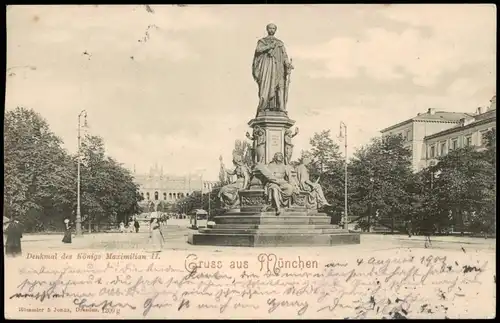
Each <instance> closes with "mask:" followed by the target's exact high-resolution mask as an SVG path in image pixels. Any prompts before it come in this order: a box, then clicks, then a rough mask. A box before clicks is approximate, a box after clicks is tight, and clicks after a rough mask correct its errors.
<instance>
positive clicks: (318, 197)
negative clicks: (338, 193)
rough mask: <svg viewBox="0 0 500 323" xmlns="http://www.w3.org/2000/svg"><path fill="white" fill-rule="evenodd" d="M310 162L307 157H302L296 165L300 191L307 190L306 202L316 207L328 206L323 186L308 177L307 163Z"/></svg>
mask: <svg viewBox="0 0 500 323" xmlns="http://www.w3.org/2000/svg"><path fill="white" fill-rule="evenodd" d="M310 163H311V159H310V158H309V157H304V158H303V159H302V162H301V163H300V165H299V166H297V180H298V183H299V187H300V190H301V191H305V192H309V197H308V204H310V205H311V204H312V205H315V206H316V207H317V208H318V209H319V208H321V207H323V206H329V205H330V204H329V203H328V202H327V200H326V198H325V194H324V193H323V188H322V187H321V185H320V184H319V183H317V182H316V183H315V182H312V181H311V180H310V178H309V170H308V169H307V165H309V164H310Z"/></svg>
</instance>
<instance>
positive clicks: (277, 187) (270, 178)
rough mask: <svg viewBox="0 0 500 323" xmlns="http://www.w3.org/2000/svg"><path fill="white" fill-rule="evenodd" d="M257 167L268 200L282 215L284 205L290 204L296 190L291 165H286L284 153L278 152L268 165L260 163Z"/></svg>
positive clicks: (277, 213)
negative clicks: (292, 181)
mask: <svg viewBox="0 0 500 323" xmlns="http://www.w3.org/2000/svg"><path fill="white" fill-rule="evenodd" d="M255 167H256V170H257V171H258V172H259V173H260V175H261V177H262V178H263V183H264V190H265V194H266V196H267V198H268V201H269V202H270V203H271V206H273V207H275V208H276V215H280V214H281V209H282V207H284V206H286V205H287V204H288V202H289V200H290V198H291V197H292V194H293V193H294V192H295V191H296V187H295V186H294V185H292V184H291V182H290V180H291V169H290V166H288V165H285V163H284V157H283V154H282V153H279V152H278V153H276V154H274V157H273V160H272V161H271V162H270V163H269V164H268V165H263V164H260V165H256V166H255Z"/></svg>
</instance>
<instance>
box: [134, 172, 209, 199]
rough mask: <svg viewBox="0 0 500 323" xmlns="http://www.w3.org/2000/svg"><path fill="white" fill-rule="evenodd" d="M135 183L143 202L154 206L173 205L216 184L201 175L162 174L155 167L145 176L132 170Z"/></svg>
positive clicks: (206, 190) (207, 190)
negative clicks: (151, 203)
mask: <svg viewBox="0 0 500 323" xmlns="http://www.w3.org/2000/svg"><path fill="white" fill-rule="evenodd" d="M134 177H135V182H136V183H137V184H139V187H140V194H141V196H142V197H143V198H144V201H152V202H153V203H154V204H158V203H160V201H165V202H168V203H174V202H176V201H177V200H179V199H182V198H183V197H186V196H189V195H191V194H193V192H195V191H203V192H204V193H206V192H209V191H211V190H212V189H213V188H214V186H215V185H216V183H217V182H215V181H205V180H203V176H202V175H201V174H191V175H186V176H176V175H169V174H164V173H163V167H158V165H155V166H154V167H151V168H150V170H149V173H147V174H137V173H136V172H135V170H134Z"/></svg>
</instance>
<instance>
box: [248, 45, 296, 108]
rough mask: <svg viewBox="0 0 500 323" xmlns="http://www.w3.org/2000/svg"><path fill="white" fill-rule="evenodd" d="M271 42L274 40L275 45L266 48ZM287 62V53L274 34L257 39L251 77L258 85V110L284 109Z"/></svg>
mask: <svg viewBox="0 0 500 323" xmlns="http://www.w3.org/2000/svg"><path fill="white" fill-rule="evenodd" d="M272 42H276V47H274V49H266V48H267V46H269V45H270V44H271V43H272ZM279 45H281V46H279ZM287 63H288V55H287V53H286V50H285V45H284V44H283V42H282V41H281V40H279V39H277V38H276V37H274V36H267V37H264V38H262V39H259V41H258V42H257V47H256V49H255V55H254V58H253V64H252V74H253V78H254V80H255V81H256V82H257V84H258V86H259V106H258V111H263V110H266V109H269V110H281V111H284V110H285V103H286V102H284V101H285V84H286V83H285V78H286V64H287Z"/></svg>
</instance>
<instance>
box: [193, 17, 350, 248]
mask: <svg viewBox="0 0 500 323" xmlns="http://www.w3.org/2000/svg"><path fill="white" fill-rule="evenodd" d="M275 32H276V26H275V25H274V24H269V25H267V33H268V36H267V37H264V38H262V39H260V40H259V41H258V43H257V48H256V49H255V55H254V59H253V66H252V75H253V78H254V79H255V81H256V83H257V85H258V88H259V105H258V108H257V115H256V116H255V117H254V118H253V119H250V120H249V121H248V125H249V126H250V127H251V128H252V131H248V132H246V137H247V138H249V139H250V140H252V141H253V143H252V145H251V146H250V143H249V142H248V141H247V140H246V138H245V140H244V141H240V140H237V141H236V142H235V149H234V150H233V164H234V166H235V168H234V170H231V171H228V170H226V168H225V167H224V164H223V163H222V158H221V166H220V167H221V170H220V179H221V182H222V181H224V180H226V179H225V178H226V177H231V176H228V175H236V181H233V180H229V181H227V180H226V182H225V183H223V185H222V187H221V189H220V191H219V195H218V196H219V199H220V202H221V204H222V207H223V208H225V209H226V212H221V213H219V212H217V213H218V214H217V215H216V216H214V217H213V221H214V223H212V224H211V225H208V224H207V227H205V228H200V229H199V230H198V232H190V233H189V234H188V243H190V244H194V245H220V246H251V247H256V246H268V247H275V246H312V245H318V246H319V245H321V246H331V245H339V244H353V243H354V244H357V243H360V236H359V233H351V232H349V231H348V230H347V228H344V229H340V228H339V227H338V225H336V224H331V217H329V216H328V215H327V214H326V213H324V212H321V211H320V210H319V209H320V208H321V207H322V206H324V205H329V204H328V202H327V200H326V199H325V196H324V193H323V189H322V187H321V185H319V184H318V180H316V182H315V183H314V182H312V181H311V180H310V177H309V172H308V171H307V165H308V164H309V163H310V160H308V159H305V160H304V161H303V162H302V164H301V165H300V166H298V169H297V168H296V167H294V166H295V164H294V165H291V158H292V154H293V150H294V145H293V143H292V142H293V140H295V139H294V137H295V136H296V135H297V134H298V132H299V129H298V128H296V129H295V130H294V129H293V127H294V125H295V120H292V119H291V118H290V117H289V115H288V113H287V111H286V104H287V97H288V91H289V84H290V75H291V71H292V69H293V66H292V64H291V63H292V61H291V60H289V59H288V57H287V53H286V51H285V46H284V45H283V42H282V41H281V40H279V39H276V38H275V37H274V34H275ZM247 149H248V150H247ZM250 150H251V151H252V154H251V156H249V155H250V154H245V152H250ZM249 157H251V158H249ZM250 159H251V160H250ZM231 182H232V183H231Z"/></svg>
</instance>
